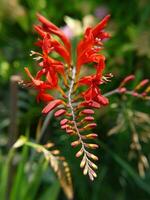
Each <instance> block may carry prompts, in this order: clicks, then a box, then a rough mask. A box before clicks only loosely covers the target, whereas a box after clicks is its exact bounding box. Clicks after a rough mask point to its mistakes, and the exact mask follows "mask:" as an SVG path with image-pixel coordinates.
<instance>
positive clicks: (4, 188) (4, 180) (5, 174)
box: [0, 149, 15, 200]
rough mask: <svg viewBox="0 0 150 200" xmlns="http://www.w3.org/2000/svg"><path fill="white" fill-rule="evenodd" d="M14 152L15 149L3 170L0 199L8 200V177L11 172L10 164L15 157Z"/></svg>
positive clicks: (11, 151)
mask: <svg viewBox="0 0 150 200" xmlns="http://www.w3.org/2000/svg"><path fill="white" fill-rule="evenodd" d="M14 152H15V151H14V149H10V151H9V153H8V156H7V159H6V161H5V162H4V163H3V166H2V168H1V183H0V198H1V199H3V200H4V199H6V193H7V182H8V176H9V170H10V163H11V161H12V158H13V156H14Z"/></svg>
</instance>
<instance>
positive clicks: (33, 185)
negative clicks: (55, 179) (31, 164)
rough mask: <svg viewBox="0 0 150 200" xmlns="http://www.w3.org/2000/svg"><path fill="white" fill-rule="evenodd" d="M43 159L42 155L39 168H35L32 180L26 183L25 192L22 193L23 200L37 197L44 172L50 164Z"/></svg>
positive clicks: (31, 199) (32, 199)
mask: <svg viewBox="0 0 150 200" xmlns="http://www.w3.org/2000/svg"><path fill="white" fill-rule="evenodd" d="M43 161H44V158H43V157H42V159H40V162H39V163H38V167H37V169H36V170H35V172H34V174H32V175H33V178H32V181H31V182H28V184H27V185H26V190H25V192H24V193H22V196H21V200H34V199H36V194H37V191H38V189H39V186H40V183H41V179H42V175H43V172H44V171H45V169H46V168H47V166H48V162H46V161H45V162H43Z"/></svg>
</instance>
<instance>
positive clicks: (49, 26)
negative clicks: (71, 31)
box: [37, 13, 71, 52]
mask: <svg viewBox="0 0 150 200" xmlns="http://www.w3.org/2000/svg"><path fill="white" fill-rule="evenodd" d="M37 17H38V20H39V21H40V22H41V23H42V27H43V30H44V31H45V32H49V33H53V34H55V35H57V36H59V37H60V38H61V40H62V41H63V43H64V45H65V46H66V48H67V50H68V51H69V52H70V51H71V44H70V41H69V40H68V38H67V37H66V36H65V34H64V33H63V31H61V29H59V28H58V27H57V26H55V25H54V24H53V23H52V22H50V21H48V20H47V19H46V18H45V17H43V16H42V15H40V14H39V13H38V14H37Z"/></svg>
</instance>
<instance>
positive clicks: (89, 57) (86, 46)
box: [77, 15, 110, 73]
mask: <svg viewBox="0 0 150 200" xmlns="http://www.w3.org/2000/svg"><path fill="white" fill-rule="evenodd" d="M109 18H110V15H107V16H106V17H105V18H104V19H103V20H102V21H101V22H100V23H99V24H98V25H97V26H96V27H95V28H87V29H86V31H85V34H84V39H83V40H81V41H80V42H79V44H78V46H77V73H79V71H80V67H81V66H82V65H83V64H86V63H90V62H94V63H99V61H100V60H105V57H104V56H103V55H101V54H98V52H99V51H100V50H101V49H103V43H102V40H103V39H105V38H108V37H110V35H109V34H108V33H106V32H104V31H103V28H104V27H105V26H106V24H107V21H108V20H109Z"/></svg>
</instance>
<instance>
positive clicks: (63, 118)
mask: <svg viewBox="0 0 150 200" xmlns="http://www.w3.org/2000/svg"><path fill="white" fill-rule="evenodd" d="M37 18H38V21H39V24H38V25H34V29H35V31H36V32H37V34H38V35H39V39H38V40H37V42H36V43H35V45H36V46H38V47H39V49H40V50H39V52H35V51H31V56H34V59H35V61H36V63H37V73H36V75H34V76H33V75H32V74H31V73H30V71H29V69H28V68H27V67H26V68H25V72H26V74H27V75H28V77H29V78H30V82H27V83H26V85H27V86H30V87H33V88H34V89H35V90H36V91H37V101H38V102H40V101H43V102H44V103H45V104H46V105H45V107H44V108H43V110H42V113H43V114H47V113H49V112H51V111H54V116H55V117H56V118H59V119H60V127H61V129H64V130H65V131H66V133H67V134H68V135H70V136H72V139H73V141H72V143H71V146H72V147H76V148H77V153H76V157H77V158H79V157H80V158H81V163H80V167H81V168H82V169H83V174H84V175H87V174H88V176H89V178H90V179H91V180H94V178H96V177H97V175H96V172H95V171H96V169H97V165H96V164H95V161H97V160H98V157H97V156H96V155H94V154H93V152H91V150H92V149H96V148H98V145H97V144H95V143H94V142H92V139H94V138H96V137H97V136H98V135H97V134H96V133H93V131H92V129H93V128H95V127H96V123H95V122H94V117H93V115H94V109H99V108H101V107H102V106H106V105H108V103H109V101H108V99H107V98H106V97H104V96H103V94H102V91H101V85H102V84H104V83H106V82H107V81H109V79H110V78H111V74H107V75H106V76H104V75H103V73H104V69H105V56H104V55H103V54H102V51H101V50H102V49H103V48H104V47H103V40H104V39H107V38H109V37H110V35H109V34H108V33H107V32H105V31H104V28H105V27H106V25H107V22H108V20H109V18H110V15H107V16H106V17H105V18H104V19H103V20H102V21H101V22H100V23H99V24H97V25H96V26H95V27H88V28H87V29H86V30H85V33H84V36H83V39H82V40H81V41H80V42H79V43H78V45H77V50H76V62H75V63H73V61H72V55H71V43H70V41H69V39H68V38H67V37H66V36H65V34H64V33H63V31H62V30H61V29H59V28H58V27H57V26H56V25H54V24H53V23H52V22H50V21H48V20H47V19H46V18H45V17H43V16H42V15H40V14H37ZM88 64H90V65H88ZM87 65H88V66H87ZM84 67H87V68H88V69H89V70H88V71H89V72H90V71H93V72H94V73H93V74H89V73H88V75H83V74H82V73H81V71H84V70H82V69H83V68H84ZM90 68H93V70H91V69H90Z"/></svg>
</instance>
